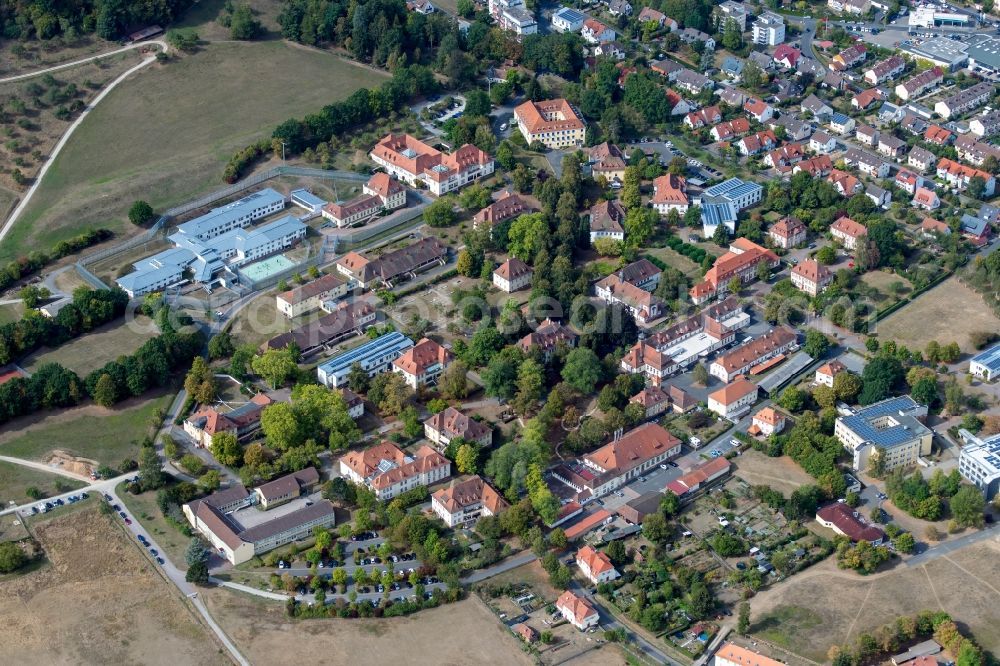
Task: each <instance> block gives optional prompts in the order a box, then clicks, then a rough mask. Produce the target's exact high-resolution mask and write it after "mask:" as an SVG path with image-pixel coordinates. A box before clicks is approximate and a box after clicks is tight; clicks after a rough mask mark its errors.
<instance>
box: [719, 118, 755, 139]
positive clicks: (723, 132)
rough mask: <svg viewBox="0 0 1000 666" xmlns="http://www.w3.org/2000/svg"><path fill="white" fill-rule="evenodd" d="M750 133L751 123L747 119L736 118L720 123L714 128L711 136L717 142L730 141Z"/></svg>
mask: <svg viewBox="0 0 1000 666" xmlns="http://www.w3.org/2000/svg"><path fill="white" fill-rule="evenodd" d="M749 131H750V121H749V120H747V119H746V118H734V119H733V120H729V121H726V122H724V123H719V124H718V125H716V126H715V127H713V128H712V131H711V132H709V134H711V135H712V139H713V140H715V141H729V140H730V139H732V138H733V137H738V136H743V135H744V134H746V133H747V132H749Z"/></svg>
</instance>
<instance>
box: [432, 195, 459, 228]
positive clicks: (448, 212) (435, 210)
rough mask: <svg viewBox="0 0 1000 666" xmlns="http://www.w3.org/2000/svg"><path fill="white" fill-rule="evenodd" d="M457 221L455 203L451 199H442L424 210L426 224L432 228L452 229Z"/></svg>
mask: <svg viewBox="0 0 1000 666" xmlns="http://www.w3.org/2000/svg"><path fill="white" fill-rule="evenodd" d="M456 219H457V216H456V214H455V202H454V201H453V199H452V198H451V197H441V198H440V199H438V200H437V201H433V202H431V204H430V205H428V206H427V207H426V208H424V222H426V223H427V224H429V225H430V226H432V227H450V226H451V225H453V224H454V223H455V220H456Z"/></svg>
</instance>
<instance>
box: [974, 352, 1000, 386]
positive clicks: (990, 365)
mask: <svg viewBox="0 0 1000 666" xmlns="http://www.w3.org/2000/svg"><path fill="white" fill-rule="evenodd" d="M969 374H971V375H973V376H975V377H979V378H980V379H982V380H984V381H987V382H992V381H994V380H995V379H996V378H997V377H998V376H1000V344H997V345H992V346H990V347H987V348H986V349H985V350H984V351H982V352H980V353H978V354H976V355H975V356H973V357H972V359H970V361H969Z"/></svg>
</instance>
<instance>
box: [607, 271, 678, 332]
mask: <svg viewBox="0 0 1000 666" xmlns="http://www.w3.org/2000/svg"><path fill="white" fill-rule="evenodd" d="M595 288H596V292H597V297H598V298H600V299H601V300H603V301H604V302H606V303H608V304H614V303H620V304H621V305H624V306H625V307H626V308H628V310H629V312H631V313H632V316H633V317H635V320H636V321H637V322H638V323H640V324H643V325H645V324H649V323H650V322H651V321H653V320H655V319H659V318H660V317H661V316H662V315H663V312H664V303H663V301H662V300H660V299H659V298H658V297H656V296H654V295H653V294H651V293H650V292H648V291H646V290H645V289H641V288H640V287H636V286H635V285H634V284H632V283H631V282H626V281H625V280H623V279H622V278H621V276H620V275H619V274H618V273H617V272H615V273H612V274H611V275H609V276H607V277H606V278H604V279H603V280H601V281H600V282H598V283H597V285H596V286H595Z"/></svg>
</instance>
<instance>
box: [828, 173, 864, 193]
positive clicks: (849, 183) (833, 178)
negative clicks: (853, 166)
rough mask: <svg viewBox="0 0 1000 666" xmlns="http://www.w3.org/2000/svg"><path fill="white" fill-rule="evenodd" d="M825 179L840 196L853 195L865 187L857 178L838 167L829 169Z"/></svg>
mask: <svg viewBox="0 0 1000 666" xmlns="http://www.w3.org/2000/svg"><path fill="white" fill-rule="evenodd" d="M826 180H827V182H829V183H830V184H831V185H833V187H834V188H835V189H836V190H837V192H838V193H839V194H840V196H842V197H853V196H854V195H855V194H858V193H860V192H863V191H864V189H865V186H864V184H863V183H862V182H861V181H860V180H859V179H858V178H856V177H855V176H852V175H851V174H849V173H847V172H846V171H841V170H840V169H831V170H830V175H829V176H827V177H826Z"/></svg>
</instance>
